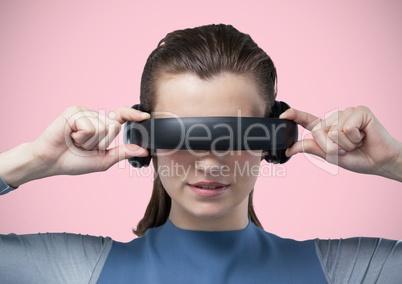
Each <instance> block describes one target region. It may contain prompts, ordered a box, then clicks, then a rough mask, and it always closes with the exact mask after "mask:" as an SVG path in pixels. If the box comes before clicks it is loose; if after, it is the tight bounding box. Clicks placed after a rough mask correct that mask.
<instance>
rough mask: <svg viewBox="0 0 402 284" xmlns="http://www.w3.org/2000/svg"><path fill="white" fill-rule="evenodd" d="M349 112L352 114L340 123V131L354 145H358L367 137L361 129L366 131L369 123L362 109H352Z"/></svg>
mask: <svg viewBox="0 0 402 284" xmlns="http://www.w3.org/2000/svg"><path fill="white" fill-rule="evenodd" d="M347 111H348V113H350V114H349V115H348V116H347V117H345V118H344V119H343V120H342V121H341V122H340V129H341V130H342V132H343V133H345V135H346V136H347V137H348V139H349V140H350V141H351V142H352V143H354V144H358V143H360V142H361V141H362V140H363V138H364V137H365V136H366V135H365V133H364V132H363V131H361V129H364V127H365V126H366V125H367V122H366V121H365V120H366V119H365V116H364V113H363V112H362V110H361V109H360V108H353V109H352V108H351V109H348V110H347Z"/></svg>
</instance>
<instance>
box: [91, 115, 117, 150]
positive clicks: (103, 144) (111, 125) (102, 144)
mask: <svg viewBox="0 0 402 284" xmlns="http://www.w3.org/2000/svg"><path fill="white" fill-rule="evenodd" d="M120 129H121V125H120V124H119V123H118V122H117V121H114V120H108V124H107V135H106V136H105V137H104V138H103V139H102V140H101V141H99V144H98V145H97V148H98V149H99V150H106V149H107V148H108V147H109V145H110V144H111V143H112V142H113V140H114V139H115V138H116V137H117V135H118V134H119V132H120Z"/></svg>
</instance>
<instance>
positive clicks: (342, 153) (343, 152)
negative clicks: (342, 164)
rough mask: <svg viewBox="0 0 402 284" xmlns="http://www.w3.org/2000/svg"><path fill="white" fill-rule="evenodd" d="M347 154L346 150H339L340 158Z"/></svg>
mask: <svg viewBox="0 0 402 284" xmlns="http://www.w3.org/2000/svg"><path fill="white" fill-rule="evenodd" d="M345 154H346V151H345V150H343V149H339V150H338V155H339V156H343V155H345Z"/></svg>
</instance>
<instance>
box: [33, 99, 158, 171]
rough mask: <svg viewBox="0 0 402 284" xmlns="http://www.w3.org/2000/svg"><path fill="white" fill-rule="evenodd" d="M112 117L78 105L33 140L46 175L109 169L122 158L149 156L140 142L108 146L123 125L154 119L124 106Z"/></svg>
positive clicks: (34, 151)
mask: <svg viewBox="0 0 402 284" xmlns="http://www.w3.org/2000/svg"><path fill="white" fill-rule="evenodd" d="M112 114H113V115H112V116H111V115H109V116H110V117H107V116H104V115H101V114H99V113H98V112H95V111H92V110H88V109H87V108H85V107H80V106H75V107H69V108H68V109H66V110H65V111H64V112H63V114H62V115H61V116H60V117H58V118H57V119H56V120H55V121H54V122H53V123H52V124H51V125H50V126H49V127H48V128H47V129H46V130H45V132H44V133H43V134H42V135H41V136H40V137H39V138H38V139H37V140H36V141H34V142H33V143H32V145H31V146H32V153H33V156H34V159H35V160H36V161H38V163H39V164H38V167H39V168H43V171H45V175H46V176H50V175H59V174H67V175H77V174H85V173H90V172H96V171H105V170H107V169H108V168H110V167H111V166H112V165H113V164H115V163H117V162H118V161H120V160H123V159H127V158H129V157H133V156H140V157H141V156H147V155H148V151H147V150H146V149H143V148H141V147H139V146H137V145H124V144H123V145H120V146H117V147H115V148H111V149H108V147H109V145H110V144H111V143H112V141H113V140H114V139H115V137H116V136H117V135H118V133H119V132H120V129H121V125H122V124H123V123H124V122H126V121H128V120H130V121H141V120H144V119H148V118H150V115H149V114H148V113H143V112H141V111H138V110H134V109H131V108H129V107H121V108H119V109H118V110H117V111H116V112H114V113H112Z"/></svg>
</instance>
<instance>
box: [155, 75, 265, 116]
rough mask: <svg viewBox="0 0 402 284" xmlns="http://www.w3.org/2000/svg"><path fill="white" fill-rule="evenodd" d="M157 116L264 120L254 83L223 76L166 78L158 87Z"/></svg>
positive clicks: (262, 105)
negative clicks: (235, 117) (164, 113)
mask: <svg viewBox="0 0 402 284" xmlns="http://www.w3.org/2000/svg"><path fill="white" fill-rule="evenodd" d="M154 112H155V117H163V116H164V115H163V114H158V112H172V113H174V115H177V116H181V117H191V116H263V115H264V112H265V103H264V102H263V100H262V98H261V96H260V92H259V89H258V87H257V84H256V83H255V81H254V79H253V78H252V77H250V76H246V75H237V74H231V73H222V74H219V75H217V76H214V77H212V78H211V79H207V80H203V79H200V78H198V77H197V76H195V75H192V74H187V73H185V74H163V75H162V76H161V77H160V79H159V80H158V83H157V88H156V105H155V109H154Z"/></svg>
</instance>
